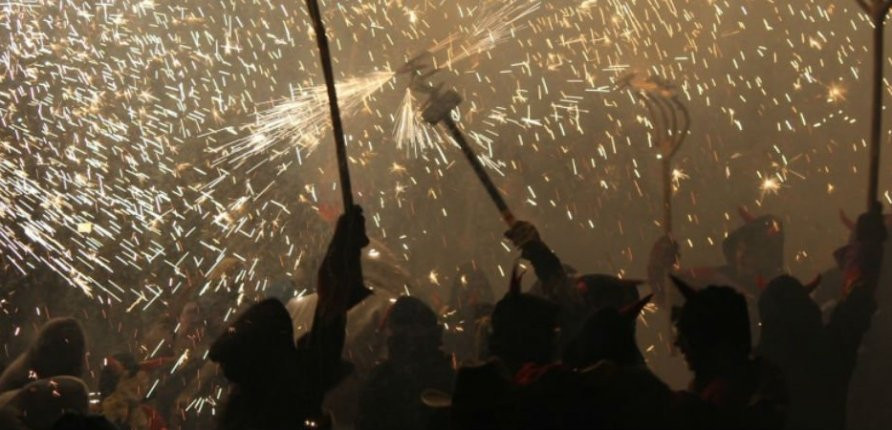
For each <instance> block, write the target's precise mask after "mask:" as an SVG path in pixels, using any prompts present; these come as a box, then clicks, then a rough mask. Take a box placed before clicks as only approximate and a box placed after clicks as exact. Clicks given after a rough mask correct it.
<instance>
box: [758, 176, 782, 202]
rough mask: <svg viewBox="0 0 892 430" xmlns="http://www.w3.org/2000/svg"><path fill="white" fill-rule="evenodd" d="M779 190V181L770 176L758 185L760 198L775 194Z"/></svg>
mask: <svg viewBox="0 0 892 430" xmlns="http://www.w3.org/2000/svg"><path fill="white" fill-rule="evenodd" d="M780 189H781V181H780V180H778V179H777V178H775V177H773V176H771V177H767V178H765V179H764V180H762V184H761V185H759V192H761V193H762V194H761V198H763V199H764V198H765V196H767V195H769V194H777V193H778V192H780Z"/></svg>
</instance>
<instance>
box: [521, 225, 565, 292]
mask: <svg viewBox="0 0 892 430" xmlns="http://www.w3.org/2000/svg"><path fill="white" fill-rule="evenodd" d="M521 255H522V257H523V258H525V259H527V260H529V261H530V263H532V265H533V270H534V271H535V272H536V277H537V278H539V281H540V282H541V283H542V290H543V292H544V293H545V295H546V296H547V297H549V298H551V299H555V298H558V297H560V296H561V294H562V293H563V292H562V291H561V290H562V289H563V288H565V287H566V286H565V284H566V280H567V274H566V272H564V265H563V264H562V263H561V260H560V259H559V258H558V256H557V255H556V254H555V253H554V252H553V251H552V250H551V249H550V248H549V247H548V245H546V244H545V242H542V241H539V240H534V241H531V242H529V243H527V244H526V245H524V246H523V251H522V254H521Z"/></svg>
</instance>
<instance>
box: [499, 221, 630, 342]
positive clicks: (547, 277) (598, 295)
mask: <svg viewBox="0 0 892 430" xmlns="http://www.w3.org/2000/svg"><path fill="white" fill-rule="evenodd" d="M505 237H507V238H508V239H509V240H511V241H512V242H513V243H514V245H515V246H516V247H517V248H518V249H520V251H521V257H522V258H524V259H526V260H528V261H529V262H530V263H531V264H532V266H533V270H534V271H535V273H536V278H537V283H536V285H534V286H533V289H532V293H533V294H536V295H539V296H542V297H545V298H547V299H549V300H550V301H552V302H554V303H556V304H558V305H559V311H560V313H559V323H560V328H561V336H562V337H561V340H560V341H561V343H565V342H566V341H567V340H569V339H571V338H572V337H573V336H574V335H575V333H576V332H577V330H579V328H580V325H581V324H582V322H583V320H584V319H585V318H586V316H588V315H589V313H590V312H593V311H597V310H599V309H601V308H604V307H610V306H612V307H615V308H620V307H623V306H627V305H631V304H632V303H634V302H635V301H637V300H638V299H639V294H638V289H637V288H636V287H637V286H638V285H639V284H641V281H633V280H624V279H619V278H616V277H614V276H610V275H601V274H587V275H578V274H577V273H575V272H574V271H571V270H570V268H569V267H568V266H565V265H564V264H563V263H561V260H560V258H558V256H557V254H555V253H554V251H552V250H551V248H549V247H548V245H547V244H546V243H545V242H544V241H543V240H542V238H541V236H540V235H539V232H538V230H537V229H536V227H535V226H534V225H532V224H530V223H528V222H526V221H517V222H515V224H514V225H513V226H512V227H511V228H510V229H509V230H508V231H507V232H506V233H505Z"/></svg>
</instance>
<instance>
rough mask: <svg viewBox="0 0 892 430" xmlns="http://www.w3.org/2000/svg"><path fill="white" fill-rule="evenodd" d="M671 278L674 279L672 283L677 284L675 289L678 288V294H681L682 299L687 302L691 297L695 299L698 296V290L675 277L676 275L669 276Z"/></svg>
mask: <svg viewBox="0 0 892 430" xmlns="http://www.w3.org/2000/svg"><path fill="white" fill-rule="evenodd" d="M669 278H671V279H672V283H673V284H675V288H678V292H679V293H681V295H682V297H684V299H685V300H690V299H691V297H694V295H695V294H697V290H695V289H694V288H693V287H691V286H690V285H688V284H687V283H686V282H684V281H682V280H681V279H679V278H677V277H675V275H669Z"/></svg>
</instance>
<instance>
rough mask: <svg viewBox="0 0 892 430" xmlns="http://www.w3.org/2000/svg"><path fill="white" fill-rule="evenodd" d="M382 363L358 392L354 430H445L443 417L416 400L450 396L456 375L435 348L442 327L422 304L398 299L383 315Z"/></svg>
mask: <svg viewBox="0 0 892 430" xmlns="http://www.w3.org/2000/svg"><path fill="white" fill-rule="evenodd" d="M385 327H386V330H387V353H388V357H387V360H386V361H384V362H383V363H381V364H379V365H378V366H376V367H375V368H374V369H373V370H372V373H371V376H370V377H369V380H368V382H367V383H366V384H365V386H364V387H363V389H362V391H361V392H360V398H359V402H360V405H359V417H358V419H357V422H356V428H357V429H358V430H371V429H382V430H384V429H389V430H402V429H406V430H410V429H413V430H414V429H432V428H445V426H447V425H448V414H445V413H444V412H443V411H441V410H437V409H433V408H429V407H428V406H426V405H424V404H423V403H422V401H421V394H422V392H423V391H424V390H426V389H435V390H438V391H440V392H443V393H452V383H453V379H454V377H455V372H454V371H453V369H452V361H451V360H450V358H449V356H447V355H446V354H444V353H443V351H442V350H441V349H440V347H441V345H442V328H441V327H440V324H439V323H438V322H437V316H436V315H435V314H434V312H433V311H432V310H431V309H430V308H428V307H427V305H426V304H424V302H422V301H421V300H418V299H416V298H413V297H400V298H399V299H397V301H396V303H394V304H393V306H391V308H390V309H389V310H388V313H387V316H386V320H385Z"/></svg>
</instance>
